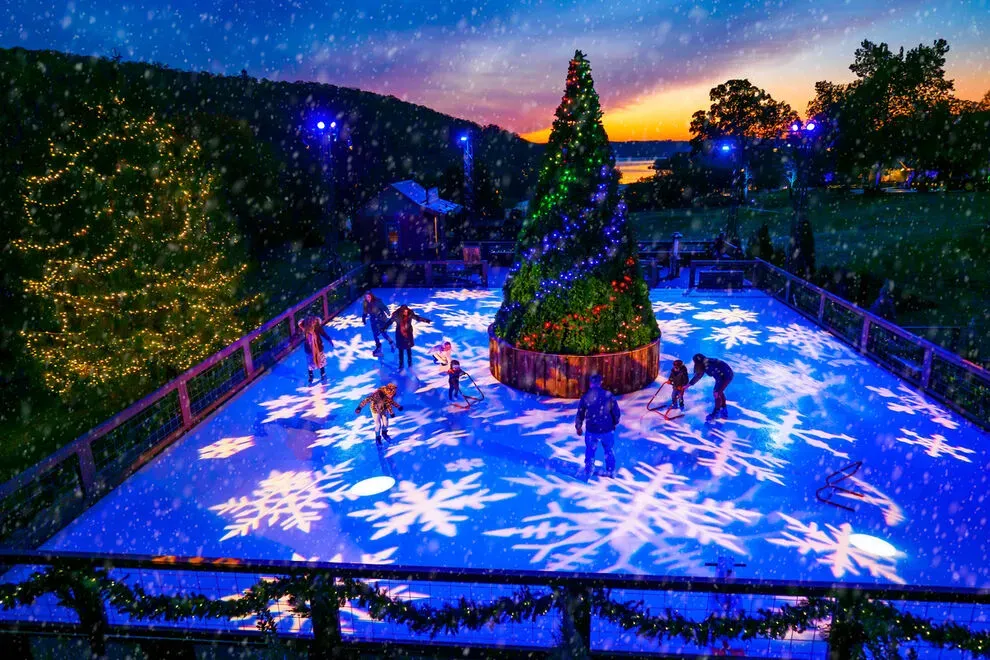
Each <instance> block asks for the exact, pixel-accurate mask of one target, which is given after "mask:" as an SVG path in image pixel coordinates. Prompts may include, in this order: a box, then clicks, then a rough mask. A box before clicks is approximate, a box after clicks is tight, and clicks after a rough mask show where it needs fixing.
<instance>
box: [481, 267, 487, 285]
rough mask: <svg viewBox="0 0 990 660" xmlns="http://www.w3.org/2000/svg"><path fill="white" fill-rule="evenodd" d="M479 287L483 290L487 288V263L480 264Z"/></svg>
mask: <svg viewBox="0 0 990 660" xmlns="http://www.w3.org/2000/svg"><path fill="white" fill-rule="evenodd" d="M481 287H482V288H483V289H487V288H488V262H487V261H482V262H481Z"/></svg>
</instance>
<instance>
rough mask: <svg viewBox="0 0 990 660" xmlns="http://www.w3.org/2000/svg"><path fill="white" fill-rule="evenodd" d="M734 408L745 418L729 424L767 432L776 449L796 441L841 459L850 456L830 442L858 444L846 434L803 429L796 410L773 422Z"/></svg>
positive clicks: (753, 413)
mask: <svg viewBox="0 0 990 660" xmlns="http://www.w3.org/2000/svg"><path fill="white" fill-rule="evenodd" d="M734 407H735V408H736V409H737V410H738V411H739V412H741V413H743V415H744V417H742V418H732V419H730V420H728V421H729V423H732V424H738V425H739V426H742V427H745V428H750V429H759V430H763V431H766V432H767V433H769V435H770V442H771V443H772V444H773V446H774V447H776V448H784V447H787V446H789V445H791V444H793V442H794V441H795V440H800V441H802V442H804V443H805V444H807V445H810V446H812V447H816V448H818V449H824V450H825V451H827V452H829V453H830V454H832V455H834V456H838V457H839V458H849V454H847V453H845V452H843V451H840V450H838V449H836V448H835V447H833V446H832V445H830V444H829V442H830V441H834V440H841V441H843V442H856V438H853V437H851V436H848V435H846V434H845V433H829V432H828V431H821V430H818V429H806V428H801V423H802V422H801V419H802V417H803V415H801V413H799V412H797V411H796V410H785V411H784V412H783V413H781V414H780V419H779V420H773V419H771V418H770V417H768V416H767V415H764V414H763V413H761V412H759V411H756V410H748V409H746V408H743V407H742V406H734Z"/></svg>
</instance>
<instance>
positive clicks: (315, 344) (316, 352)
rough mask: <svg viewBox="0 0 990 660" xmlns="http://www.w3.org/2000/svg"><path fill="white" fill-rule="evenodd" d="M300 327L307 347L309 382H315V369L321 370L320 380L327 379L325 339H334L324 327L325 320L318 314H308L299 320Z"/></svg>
mask: <svg viewBox="0 0 990 660" xmlns="http://www.w3.org/2000/svg"><path fill="white" fill-rule="evenodd" d="M299 329H300V330H301V331H302V332H303V346H304V347H305V348H306V366H307V367H308V369H309V384H310V385H312V384H313V371H315V370H316V369H319V370H320V380H321V381H325V380H326V379H327V355H326V353H324V352H323V350H324V349H323V340H324V339H326V340H327V341H328V342H330V348H333V340H332V339H330V335H328V334H327V331H326V330H324V329H323V320H322V319H321V318H320V317H318V316H307V317H306V318H304V319H303V320H301V321H299Z"/></svg>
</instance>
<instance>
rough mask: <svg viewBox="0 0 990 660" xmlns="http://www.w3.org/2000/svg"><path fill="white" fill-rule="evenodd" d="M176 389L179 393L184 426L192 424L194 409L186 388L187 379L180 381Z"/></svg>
mask: <svg viewBox="0 0 990 660" xmlns="http://www.w3.org/2000/svg"><path fill="white" fill-rule="evenodd" d="M176 389H177V390H178V392H179V410H180V411H181V412H182V426H189V425H190V424H192V408H190V406H189V390H188V388H186V379H185V378H183V379H181V380H180V381H179V384H178V386H177V387H176Z"/></svg>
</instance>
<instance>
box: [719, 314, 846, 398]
mask: <svg viewBox="0 0 990 660" xmlns="http://www.w3.org/2000/svg"><path fill="white" fill-rule="evenodd" d="M736 327H739V326H732V327H730V328H726V329H727V330H731V329H733V328H736ZM731 361H732V368H733V370H734V371H735V372H736V373H740V374H746V376H748V377H749V380H751V381H753V382H754V383H756V384H757V385H760V386H762V387H763V388H764V389H765V390H766V391H767V392H769V393H770V394H771V395H772V396H773V399H772V400H771V401H770V402H769V403H768V404H767V405H768V406H770V407H773V408H777V407H780V406H784V405H789V406H795V405H797V403H798V402H799V401H800V400H801V399H802V398H804V397H814V398H815V399H816V400H818V399H820V397H822V396H823V394H824V393H825V392H826V391H827V390H829V389H830V388H832V387H837V386H840V385H844V384H845V382H846V377H845V376H837V375H828V376H818V377H816V376H815V374H814V369H813V367H812V366H811V365H810V364H808V363H806V362H803V361H801V360H794V361H793V362H791V364H789V365H788V364H785V363H783V362H777V361H776V360H768V359H766V358H759V359H756V360H754V359H752V358H750V357H748V356H744V355H733V356H732V358H731Z"/></svg>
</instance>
